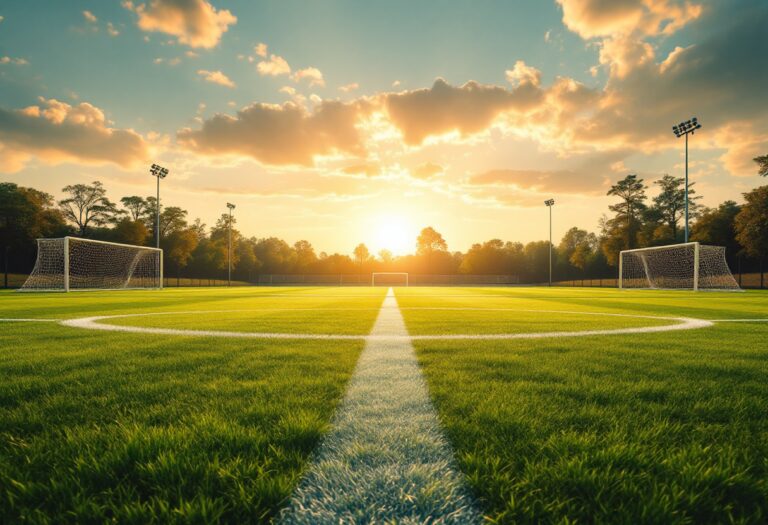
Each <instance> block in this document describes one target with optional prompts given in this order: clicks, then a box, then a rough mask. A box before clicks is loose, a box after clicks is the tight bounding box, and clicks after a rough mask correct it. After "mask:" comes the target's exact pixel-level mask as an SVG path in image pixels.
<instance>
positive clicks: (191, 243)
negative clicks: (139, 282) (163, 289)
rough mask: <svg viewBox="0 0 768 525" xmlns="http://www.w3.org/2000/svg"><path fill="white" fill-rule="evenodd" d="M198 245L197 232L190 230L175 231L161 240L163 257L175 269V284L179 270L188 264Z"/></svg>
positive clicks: (179, 273)
mask: <svg viewBox="0 0 768 525" xmlns="http://www.w3.org/2000/svg"><path fill="white" fill-rule="evenodd" d="M145 229H146V228H145ZM198 243H199V241H198V238H197V232H195V230H193V229H191V228H187V229H184V230H175V231H173V232H171V233H170V234H168V236H167V237H165V238H164V239H163V243H162V246H163V256H164V258H165V259H166V260H167V261H168V262H170V263H172V264H173V265H174V266H175V267H176V280H177V283H178V279H179V277H180V275H181V269H182V268H184V267H185V266H187V264H188V263H189V260H190V258H191V257H192V253H193V252H194V251H195V248H197V245H198Z"/></svg>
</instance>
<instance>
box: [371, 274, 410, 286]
mask: <svg viewBox="0 0 768 525" xmlns="http://www.w3.org/2000/svg"><path fill="white" fill-rule="evenodd" d="M376 276H390V277H392V276H404V277H405V286H408V272H373V273H372V274H371V286H376Z"/></svg>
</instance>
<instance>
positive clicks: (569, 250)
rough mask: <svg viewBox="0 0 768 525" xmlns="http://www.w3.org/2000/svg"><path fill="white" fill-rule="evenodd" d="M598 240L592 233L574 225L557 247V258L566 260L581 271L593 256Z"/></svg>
mask: <svg viewBox="0 0 768 525" xmlns="http://www.w3.org/2000/svg"><path fill="white" fill-rule="evenodd" d="M598 246H599V242H598V239H597V236H596V235H595V234H594V233H589V232H588V231H586V230H582V229H579V228H576V227H573V228H571V229H570V230H568V231H567V232H565V235H564V236H563V239H562V240H561V241H560V246H558V248H557V254H558V259H560V260H563V261H567V262H568V263H569V264H571V265H572V266H573V267H575V268H578V269H579V270H581V271H582V272H583V271H584V270H585V269H586V267H587V265H588V264H589V263H590V262H591V261H592V259H593V258H594V255H595V252H596V251H597V249H598Z"/></svg>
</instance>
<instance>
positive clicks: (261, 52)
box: [253, 42, 267, 58]
mask: <svg viewBox="0 0 768 525" xmlns="http://www.w3.org/2000/svg"><path fill="white" fill-rule="evenodd" d="M253 52H254V53H256V54H257V55H258V56H260V57H261V58H267V44H265V43H263V42H259V43H258V44H256V45H255V46H254V48H253Z"/></svg>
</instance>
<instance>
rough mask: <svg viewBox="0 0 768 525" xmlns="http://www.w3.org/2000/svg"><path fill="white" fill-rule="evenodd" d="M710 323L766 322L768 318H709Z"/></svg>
mask: <svg viewBox="0 0 768 525" xmlns="http://www.w3.org/2000/svg"><path fill="white" fill-rule="evenodd" d="M709 321H710V322H712V323H768V319H710V320H709Z"/></svg>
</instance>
